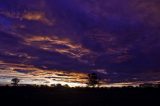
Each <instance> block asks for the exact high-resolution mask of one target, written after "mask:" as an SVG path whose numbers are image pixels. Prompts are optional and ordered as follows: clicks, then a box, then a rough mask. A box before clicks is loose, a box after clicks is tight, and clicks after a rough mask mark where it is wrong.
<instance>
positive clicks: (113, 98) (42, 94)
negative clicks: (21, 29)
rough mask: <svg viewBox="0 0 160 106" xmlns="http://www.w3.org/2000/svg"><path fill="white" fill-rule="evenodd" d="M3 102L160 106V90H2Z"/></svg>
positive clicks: (25, 105) (33, 105)
mask: <svg viewBox="0 0 160 106" xmlns="http://www.w3.org/2000/svg"><path fill="white" fill-rule="evenodd" d="M0 100H1V104H3V106H7V105H10V106H18V105H21V106H113V105H114V106H119V105H128V106H131V105H133V106H139V105H142V106H143V105H150V106H158V104H160V103H159V101H160V88H65V87H55V88H50V87H31V86H30V87H29V86H28V87H0ZM156 103H158V104H157V105H156Z"/></svg>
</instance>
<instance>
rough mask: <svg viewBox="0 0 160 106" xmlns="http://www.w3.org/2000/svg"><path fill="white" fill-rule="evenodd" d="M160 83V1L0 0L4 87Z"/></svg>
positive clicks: (0, 56) (0, 57)
mask: <svg viewBox="0 0 160 106" xmlns="http://www.w3.org/2000/svg"><path fill="white" fill-rule="evenodd" d="M93 72H94V73H97V75H98V76H99V77H100V78H101V80H102V81H103V82H106V83H108V84H113V85H114V84H117V83H119V84H122V85H125V84H130V85H134V84H137V83H140V82H148V81H149V82H157V81H160V0H0V83H1V84H9V83H10V80H11V79H12V78H15V77H18V78H20V79H21V83H24V84H25V83H27V84H28V83H29V84H30V83H31V84H57V83H61V84H69V85H70V86H75V85H77V86H81V85H83V84H85V83H86V77H87V74H88V73H93Z"/></svg>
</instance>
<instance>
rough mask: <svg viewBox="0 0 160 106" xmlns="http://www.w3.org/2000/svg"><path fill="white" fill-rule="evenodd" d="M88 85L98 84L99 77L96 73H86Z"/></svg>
mask: <svg viewBox="0 0 160 106" xmlns="http://www.w3.org/2000/svg"><path fill="white" fill-rule="evenodd" d="M87 84H88V86H92V87H95V86H96V85H98V84H99V79H98V76H97V74H96V73H91V74H88V83H87Z"/></svg>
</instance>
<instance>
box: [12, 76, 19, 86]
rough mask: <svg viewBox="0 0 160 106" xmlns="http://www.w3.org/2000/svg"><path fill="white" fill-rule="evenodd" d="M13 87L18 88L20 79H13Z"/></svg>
mask: <svg viewBox="0 0 160 106" xmlns="http://www.w3.org/2000/svg"><path fill="white" fill-rule="evenodd" d="M11 81H12V83H11V84H12V85H14V86H18V83H19V82H20V79H18V78H13V79H12V80H11Z"/></svg>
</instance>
